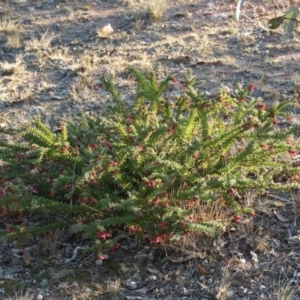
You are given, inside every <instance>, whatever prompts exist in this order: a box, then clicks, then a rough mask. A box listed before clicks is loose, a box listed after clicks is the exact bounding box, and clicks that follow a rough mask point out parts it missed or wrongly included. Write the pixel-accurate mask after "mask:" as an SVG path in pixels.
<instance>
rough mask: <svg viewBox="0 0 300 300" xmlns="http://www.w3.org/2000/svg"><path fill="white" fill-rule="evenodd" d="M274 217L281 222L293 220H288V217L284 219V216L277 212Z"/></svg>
mask: <svg viewBox="0 0 300 300" xmlns="http://www.w3.org/2000/svg"><path fill="white" fill-rule="evenodd" d="M274 215H275V216H276V217H277V219H278V220H279V221H281V222H290V221H291V219H288V218H286V217H284V216H283V215H282V214H280V213H279V212H277V211H276V210H274Z"/></svg>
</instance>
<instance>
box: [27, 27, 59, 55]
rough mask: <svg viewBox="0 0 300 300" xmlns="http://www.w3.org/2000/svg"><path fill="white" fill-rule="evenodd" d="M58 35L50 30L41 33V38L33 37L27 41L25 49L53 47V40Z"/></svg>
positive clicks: (33, 49)
mask: <svg viewBox="0 0 300 300" xmlns="http://www.w3.org/2000/svg"><path fill="white" fill-rule="evenodd" d="M55 37H57V35H55V34H53V33H49V32H48V30H47V31H46V32H45V33H43V34H42V35H41V37H40V38H39V39H32V40H30V41H26V42H25V50H27V51H38V50H43V49H45V50H46V49H49V48H51V42H52V40H53V39H54V38H55Z"/></svg>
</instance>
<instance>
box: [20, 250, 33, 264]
mask: <svg viewBox="0 0 300 300" xmlns="http://www.w3.org/2000/svg"><path fill="white" fill-rule="evenodd" d="M22 258H23V262H24V265H25V266H28V265H29V264H30V261H31V257H30V254H29V252H28V251H27V250H26V249H24V250H23V255H22Z"/></svg>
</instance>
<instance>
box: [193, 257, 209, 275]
mask: <svg viewBox="0 0 300 300" xmlns="http://www.w3.org/2000/svg"><path fill="white" fill-rule="evenodd" d="M195 265H196V270H197V272H198V274H199V275H211V274H212V273H211V272H209V271H206V270H205V269H203V268H202V267H201V266H200V264H199V263H198V261H197V260H195Z"/></svg>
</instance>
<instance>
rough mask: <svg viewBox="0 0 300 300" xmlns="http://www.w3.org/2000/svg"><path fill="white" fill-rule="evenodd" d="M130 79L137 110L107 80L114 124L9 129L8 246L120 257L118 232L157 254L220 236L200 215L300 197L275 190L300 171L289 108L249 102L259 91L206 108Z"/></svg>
mask: <svg viewBox="0 0 300 300" xmlns="http://www.w3.org/2000/svg"><path fill="white" fill-rule="evenodd" d="M130 73H131V74H132V76H133V77H134V78H135V79H136V82H137V88H136V94H135V96H134V99H132V101H131V102H124V101H123V100H122V97H121V94H120V92H119V91H118V90H117V89H116V88H115V87H114V85H113V83H112V80H111V79H110V78H105V79H104V80H103V87H104V88H105V89H106V90H108V91H109V92H110V93H111V95H112V100H113V101H112V105H111V106H110V107H109V108H108V109H107V111H106V113H105V116H99V117H90V116H86V115H84V114H83V115H81V116H79V117H78V118H77V119H76V120H74V121H73V122H67V123H65V124H64V123H62V124H61V126H60V127H59V128H56V129H54V130H51V129H50V128H49V127H48V126H46V125H45V124H43V123H42V122H41V120H40V119H35V120H34V121H33V122H32V124H31V125H30V126H28V127H27V128H25V129H20V130H15V129H14V130H12V129H6V130H5V129H1V132H2V134H6V135H7V141H4V140H1V141H0V155H1V159H2V161H1V169H0V178H1V181H0V215H1V217H2V218H9V217H11V218H12V219H13V220H15V221H14V223H10V224H11V225H10V226H9V227H8V228H7V231H5V232H4V231H1V232H0V235H1V238H2V239H7V238H10V239H15V238H19V239H21V240H23V241H26V240H28V238H29V237H30V236H32V235H36V234H46V233H47V232H49V231H52V230H55V229H58V228H65V227H69V228H72V229H73V230H74V231H77V232H79V231H80V232H82V233H83V234H84V236H86V237H88V238H90V239H91V240H93V241H94V242H95V246H96V247H97V248H98V249H104V248H107V247H111V251H114V250H115V249H116V248H117V247H118V244H116V243H115V241H114V240H113V236H114V230H116V229H120V228H121V229H122V230H127V231H128V232H130V233H132V234H135V235H137V236H138V237H140V238H143V239H147V240H148V241H149V242H152V243H159V242H163V241H166V240H169V239H172V238H176V237H180V236H181V235H183V234H187V233H189V232H195V231H200V232H205V233H207V234H215V233H216V232H217V231H218V228H219V227H220V226H222V224H220V223H219V222H217V220H214V219H212V220H211V221H209V222H208V221H207V220H206V221H205V222H203V221H201V209H199V208H200V207H201V205H202V204H204V203H206V204H208V205H209V204H210V203H211V204H212V205H213V204H214V203H215V202H216V201H221V200H222V201H223V203H225V205H226V207H228V209H229V210H231V213H232V214H237V213H240V212H251V209H250V208H247V207H244V206H243V204H242V203H241V202H239V199H238V198H237V197H236V195H237V194H238V193H242V192H243V191H248V190H253V189H257V190H259V191H261V192H262V191H264V190H266V189H279V190H283V189H289V188H292V187H295V186H294V185H292V184H288V183H282V182H279V181H278V180H276V178H278V175H280V174H281V173H282V172H286V173H291V172H293V173H296V172H298V171H299V169H298V168H297V167H293V166H292V165H291V164H290V165H288V164H287V163H286V161H285V160H284V159H283V155H288V156H293V155H296V154H297V153H298V149H299V146H298V145H297V144H296V143H294V142H293V135H294V134H295V133H296V132H297V131H299V126H298V125H293V124H292V122H291V121H292V120H291V119H290V117H288V116H287V123H288V122H290V125H289V126H279V124H278V122H281V121H283V120H286V119H285V118H286V113H285V108H286V107H287V106H288V103H287V102H281V103H275V104H274V105H271V106H267V105H266V104H264V103H263V102H261V100H258V99H254V98H251V97H249V95H248V94H249V93H251V91H252V90H253V89H254V86H253V85H250V86H249V87H247V88H239V89H237V90H236V91H235V93H234V94H232V95H230V94H229V93H228V92H226V91H224V90H221V91H220V93H219V96H218V97H217V98H215V99H208V98H207V97H206V96H204V95H202V94H199V92H198V91H196V90H195V89H194V87H193V85H194V82H193V79H191V78H190V79H186V80H184V81H182V82H179V81H177V80H176V79H175V78H173V77H171V76H168V77H167V78H165V79H164V80H162V81H161V82H158V81H157V79H156V76H155V74H154V73H143V72H140V71H138V70H137V69H134V68H131V69H130ZM174 84H175V85H177V86H180V87H181V88H182V93H181V95H179V96H176V97H172V96H170V95H171V94H169V93H168V89H169V88H170V86H172V85H174ZM128 100H129V99H128ZM24 216H26V217H27V220H31V221H33V220H35V221H37V220H38V222H39V225H38V226H36V227H33V226H28V222H23V221H22V220H23V218H24ZM103 258H104V256H103ZM100 260H101V257H100Z"/></svg>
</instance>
